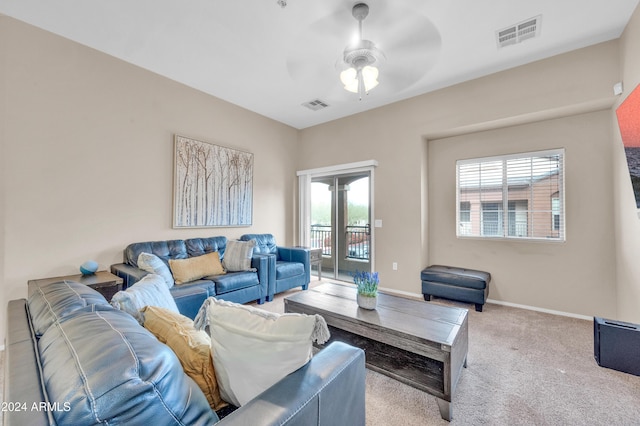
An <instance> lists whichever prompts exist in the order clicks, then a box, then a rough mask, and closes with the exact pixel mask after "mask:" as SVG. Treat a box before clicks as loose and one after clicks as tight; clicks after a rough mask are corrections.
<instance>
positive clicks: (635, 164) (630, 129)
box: [616, 85, 640, 209]
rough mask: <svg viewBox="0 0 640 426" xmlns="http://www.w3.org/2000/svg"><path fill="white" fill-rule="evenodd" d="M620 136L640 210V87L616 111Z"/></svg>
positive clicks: (637, 205) (637, 206)
mask: <svg viewBox="0 0 640 426" xmlns="http://www.w3.org/2000/svg"><path fill="white" fill-rule="evenodd" d="M616 116H617V119H618V126H619V128H620V136H621V137H622V144H623V145H624V152H625V156H626V158H627V166H628V167H629V177H630V178H631V186H632V188H633V194H634V197H635V200H636V208H637V209H640V85H638V86H636V88H635V89H633V91H632V92H631V93H630V94H629V96H627V98H626V99H625V100H624V101H623V102H622V103H621V104H620V106H619V107H618V109H617V110H616Z"/></svg>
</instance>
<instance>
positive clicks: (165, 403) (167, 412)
mask: <svg viewBox="0 0 640 426" xmlns="http://www.w3.org/2000/svg"><path fill="white" fill-rule="evenodd" d="M38 347H39V352H40V359H41V363H42V378H43V382H44V383H45V384H46V386H47V394H48V396H49V401H50V402H51V403H59V404H60V407H62V408H61V409H59V410H52V414H53V417H54V418H55V420H56V423H57V424H61V425H62V424H64V425H89V424H99V423H100V424H114V425H115V424H123V425H124V424H145V425H160V424H170V423H171V424H189V425H192V424H193V425H195V424H213V423H215V422H216V421H217V420H218V419H217V416H216V414H215V412H213V411H212V410H211V408H210V407H209V404H208V402H207V399H206V398H205V396H204V394H203V393H202V391H201V390H200V389H199V388H198V386H197V385H196V384H195V383H194V382H193V381H192V380H191V379H190V378H188V377H187V376H186V375H185V374H184V372H183V371H182V367H181V366H180V362H179V361H178V359H177V358H176V356H175V354H174V353H173V352H172V351H171V349H169V347H167V346H166V345H163V344H161V343H160V342H158V340H157V339H156V338H155V337H154V336H153V335H152V334H151V333H149V332H148V331H147V330H145V329H144V328H142V327H141V326H140V325H139V324H138V323H136V321H135V320H134V319H133V318H132V317H131V316H130V315H127V314H126V313H124V312H120V311H117V310H114V309H111V310H108V311H98V312H77V313H75V314H73V315H71V316H68V317H66V318H65V319H63V320H62V321H59V322H56V323H55V324H53V325H52V326H51V327H49V329H48V330H47V331H46V332H45V333H44V334H43V336H42V337H41V338H40V340H39V341H38ZM63 404H65V405H63ZM65 407H66V409H65Z"/></svg>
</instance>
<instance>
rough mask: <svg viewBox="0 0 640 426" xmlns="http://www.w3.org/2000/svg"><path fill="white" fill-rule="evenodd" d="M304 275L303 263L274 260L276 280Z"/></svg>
mask: <svg viewBox="0 0 640 426" xmlns="http://www.w3.org/2000/svg"><path fill="white" fill-rule="evenodd" d="M299 275H304V265H303V264H302V263H298V262H281V261H277V262H276V280H282V279H285V278H291V277H297V276H299Z"/></svg>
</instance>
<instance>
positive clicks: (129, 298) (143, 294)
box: [111, 274, 178, 324]
mask: <svg viewBox="0 0 640 426" xmlns="http://www.w3.org/2000/svg"><path fill="white" fill-rule="evenodd" d="M111 305H113V306H114V307H115V308H117V309H120V310H122V311H125V312H127V313H128V314H130V315H131V316H133V317H134V318H135V319H136V320H138V322H139V323H140V324H142V323H143V322H144V318H143V317H142V314H141V313H140V310H141V309H142V308H144V307H145V306H158V307H160V308H167V309H169V310H171V311H173V312H178V306H177V305H176V302H175V300H173V297H172V296H171V293H170V292H169V289H168V288H167V285H166V283H165V282H164V279H163V278H162V277H161V276H160V275H154V274H149V275H146V276H145V277H143V278H142V279H141V280H140V281H138V282H137V283H135V284H134V285H132V286H131V287H129V288H128V289H126V290H124V291H119V292H117V293H116V294H114V295H113V297H112V298H111Z"/></svg>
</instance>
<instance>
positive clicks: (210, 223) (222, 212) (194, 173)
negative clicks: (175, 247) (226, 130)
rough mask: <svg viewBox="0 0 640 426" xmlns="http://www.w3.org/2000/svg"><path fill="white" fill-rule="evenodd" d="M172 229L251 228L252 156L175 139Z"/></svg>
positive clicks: (220, 147) (187, 139) (214, 146)
mask: <svg viewBox="0 0 640 426" xmlns="http://www.w3.org/2000/svg"><path fill="white" fill-rule="evenodd" d="M174 144H175V159H174V180H175V181H174V189H173V227H174V228H206V227H216V226H250V225H251V219H252V209H253V154H251V153H249V152H244V151H238V150H236V149H231V148H225V147H222V146H218V145H214V144H211V143H208V142H201V141H197V140H194V139H189V138H186V137H184V136H179V135H176V136H175V142H174Z"/></svg>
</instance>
